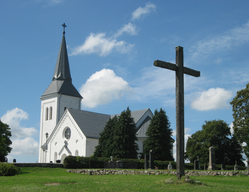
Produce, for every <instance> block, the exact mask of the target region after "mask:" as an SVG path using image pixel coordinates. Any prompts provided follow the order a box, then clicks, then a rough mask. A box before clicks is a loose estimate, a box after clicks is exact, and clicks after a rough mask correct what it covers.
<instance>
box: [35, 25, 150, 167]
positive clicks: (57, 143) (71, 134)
mask: <svg viewBox="0 0 249 192" xmlns="http://www.w3.org/2000/svg"><path fill="white" fill-rule="evenodd" d="M64 27H65V26H64ZM40 99H41V119H40V143H39V162H40V163H49V162H50V161H52V162H56V160H61V162H63V160H64V158H65V157H66V156H68V155H73V156H84V157H89V156H91V155H93V153H94V151H95V147H96V146H97V144H98V140H99V137H100V135H99V134H100V133H101V132H102V131H103V129H104V127H105V124H106V122H107V121H108V120H109V119H110V118H112V117H114V116H115V115H107V114H100V113H94V112H90V111H85V110H81V100H82V99H83V97H82V96H81V95H80V93H79V92H78V91H77V89H76V88H75V87H74V86H73V84H72V78H71V74H70V67H69V62H68V54H67V47H66V40H65V31H64V32H63V36H62V41H61V46H60V50H59V55H58V59H57V62H56V66H55V71H54V76H53V79H52V82H51V84H50V85H49V86H48V88H47V89H46V91H45V92H44V93H43V95H42V96H41V98H40ZM131 116H132V117H133V118H134V121H135V123H136V127H137V133H136V134H137V138H138V141H137V144H138V147H139V149H138V153H142V152H143V141H144V140H145V139H146V135H145V133H146V131H147V128H148V126H149V124H150V120H151V118H152V116H153V113H152V112H151V110H150V109H142V110H138V111H132V112H131Z"/></svg>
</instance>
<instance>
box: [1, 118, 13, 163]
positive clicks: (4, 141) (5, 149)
mask: <svg viewBox="0 0 249 192" xmlns="http://www.w3.org/2000/svg"><path fill="white" fill-rule="evenodd" d="M10 137H11V132H10V128H9V126H8V125H7V124H4V123H2V121H1V120H0V162H4V161H5V157H6V156H7V155H8V153H10V151H11V149H12V148H11V147H10V145H11V144H12V142H11V140H10Z"/></svg>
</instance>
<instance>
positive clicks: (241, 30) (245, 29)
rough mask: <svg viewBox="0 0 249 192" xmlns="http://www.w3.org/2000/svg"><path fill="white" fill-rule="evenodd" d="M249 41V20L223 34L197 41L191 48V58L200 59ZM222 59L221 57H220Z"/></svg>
mask: <svg viewBox="0 0 249 192" xmlns="http://www.w3.org/2000/svg"><path fill="white" fill-rule="evenodd" d="M248 42H249V21H248V22H247V23H246V24H244V25H242V26H240V27H236V28H234V29H231V30H229V31H226V32H224V33H223V34H220V35H217V36H215V37H211V38H209V39H205V40H203V41H199V42H197V44H196V45H194V46H192V47H191V48H190V52H191V53H192V56H191V59H193V60H199V58H200V57H204V56H208V55H211V54H213V53H217V52H220V51H226V50H228V49H230V48H232V47H235V46H238V45H242V44H245V43H248ZM219 61H221V58H219Z"/></svg>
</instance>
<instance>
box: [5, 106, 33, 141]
mask: <svg viewBox="0 0 249 192" xmlns="http://www.w3.org/2000/svg"><path fill="white" fill-rule="evenodd" d="M26 119H28V113H26V112H25V111H23V110H22V109H18V108H15V109H12V110H9V111H7V113H6V114H4V115H3V116H2V117H1V120H2V122H4V123H6V124H8V125H9V127H10V128H11V134H12V137H11V138H22V137H30V136H32V135H34V134H36V133H37V130H36V129H35V128H34V127H30V128H24V127H21V126H20V121H22V120H26Z"/></svg>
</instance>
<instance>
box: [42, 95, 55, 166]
mask: <svg viewBox="0 0 249 192" xmlns="http://www.w3.org/2000/svg"><path fill="white" fill-rule="evenodd" d="M57 100H58V97H52V98H49V97H47V98H46V99H44V100H42V101H41V117H40V142H39V143H40V144H39V162H44V161H45V152H44V151H43V150H42V149H41V146H42V145H43V144H44V143H45V142H46V136H45V134H46V133H48V134H49V135H50V134H51V133H52V131H53V128H54V127H55V126H56V124H57V122H58V120H57V110H56V109H57ZM46 108H48V119H46ZM51 108H52V118H51V119H50V109H51Z"/></svg>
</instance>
